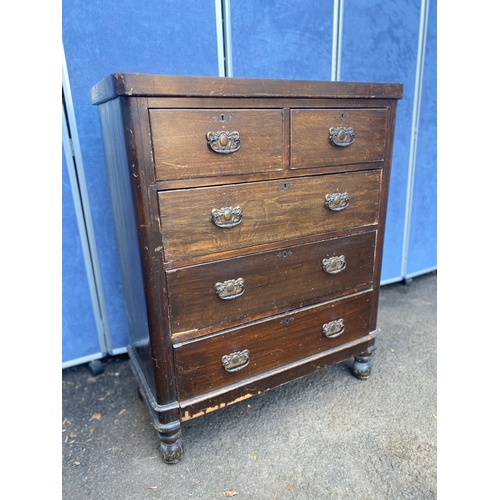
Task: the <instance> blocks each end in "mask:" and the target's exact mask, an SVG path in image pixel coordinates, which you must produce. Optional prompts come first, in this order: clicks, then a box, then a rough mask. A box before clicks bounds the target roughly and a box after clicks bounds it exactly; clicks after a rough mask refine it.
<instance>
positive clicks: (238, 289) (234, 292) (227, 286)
mask: <svg viewBox="0 0 500 500" xmlns="http://www.w3.org/2000/svg"><path fill="white" fill-rule="evenodd" d="M215 291H216V293H217V295H218V296H219V298H220V299H222V300H232V299H236V298H237V297H240V296H241V295H243V293H244V292H245V285H244V279H243V278H238V279H236V280H227V281H223V282H218V283H216V284H215Z"/></svg>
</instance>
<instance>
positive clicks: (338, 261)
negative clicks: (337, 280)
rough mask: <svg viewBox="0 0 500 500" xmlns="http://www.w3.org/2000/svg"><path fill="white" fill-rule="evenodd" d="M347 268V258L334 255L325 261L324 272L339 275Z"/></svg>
mask: <svg viewBox="0 0 500 500" xmlns="http://www.w3.org/2000/svg"><path fill="white" fill-rule="evenodd" d="M345 267H346V262H345V257H344V256H343V255H339V256H338V257H337V256H336V255H334V256H333V257H330V258H329V259H323V271H325V273H328V274H337V273H340V271H343V270H344V269H345Z"/></svg>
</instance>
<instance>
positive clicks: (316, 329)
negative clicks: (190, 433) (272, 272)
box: [175, 292, 372, 401]
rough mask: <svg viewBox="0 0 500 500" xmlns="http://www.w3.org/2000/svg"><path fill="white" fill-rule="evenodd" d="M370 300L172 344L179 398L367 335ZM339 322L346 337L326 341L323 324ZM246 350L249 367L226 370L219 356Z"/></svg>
mask: <svg viewBox="0 0 500 500" xmlns="http://www.w3.org/2000/svg"><path fill="white" fill-rule="evenodd" d="M371 296H372V293H371V292H366V293H362V294H359V295H355V296H351V297H348V298H345V299H341V300H338V301H333V302H329V303H327V304H323V305H321V306H317V307H312V308H308V309H305V310H304V309H303V310H300V311H294V312H292V313H290V314H287V315H284V316H280V317H278V318H273V319H270V320H269V321H265V322H260V323H256V324H252V325H250V326H247V327H243V328H240V329H236V330H233V331H230V332H227V333H221V334H218V335H213V336H211V337H208V338H205V339H200V340H197V341H194V342H189V343H186V344H184V345H181V346H179V347H177V346H176V349H175V359H176V366H177V376H178V380H179V398H180V399H181V401H182V400H183V399H186V398H189V397H192V396H194V395H195V394H203V393H206V392H210V391H213V390H214V389H217V388H220V387H222V386H224V385H230V384H234V383H237V382H238V381H241V380H243V379H245V378H249V377H252V376H255V375H258V374H260V373H264V372H265V371H267V370H271V369H273V368H277V367H280V366H283V365H285V364H287V363H291V362H293V361H296V360H297V359H299V358H305V357H307V356H311V355H313V354H317V353H319V352H321V351H325V350H327V349H330V348H332V347H335V346H338V345H339V344H342V343H345V342H349V341H352V340H355V339H356V338H360V337H363V336H364V335H367V334H368V333H369V318H370V309H371V303H370V301H371ZM291 318H293V320H291ZM339 319H343V320H344V333H342V334H341V335H340V336H338V337H336V338H331V339H329V338H326V337H325V336H324V335H323V325H324V324H326V323H329V322H330V321H333V320H339ZM244 349H248V350H249V351H250V363H249V364H248V366H246V367H245V368H243V369H242V370H240V371H237V372H233V373H229V372H227V371H226V370H225V369H224V368H223V366H222V362H221V358H222V356H224V355H229V354H231V353H233V352H238V351H242V350H244Z"/></svg>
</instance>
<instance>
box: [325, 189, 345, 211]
mask: <svg viewBox="0 0 500 500" xmlns="http://www.w3.org/2000/svg"><path fill="white" fill-rule="evenodd" d="M348 206H349V195H348V194H347V193H332V194H327V195H326V196H325V207H326V208H328V210H331V211H332V212H340V211H341V210H344V209H346V208H347V207H348Z"/></svg>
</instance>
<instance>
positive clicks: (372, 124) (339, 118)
mask: <svg viewBox="0 0 500 500" xmlns="http://www.w3.org/2000/svg"><path fill="white" fill-rule="evenodd" d="M387 118H388V110H387V108H374V109H319V110H318V109H314V110H312V109H293V110H291V128H292V140H291V143H292V145H291V148H292V153H291V168H292V169H299V168H313V167H323V166H327V165H345V164H352V163H363V162H377V161H382V160H383V159H384V152H385V137H386V125H387ZM330 127H346V128H347V127H351V128H352V129H353V130H354V133H355V135H356V137H355V141H354V143H353V144H350V145H349V146H345V147H339V146H335V145H332V144H331V143H330V135H329V130H330Z"/></svg>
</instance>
